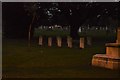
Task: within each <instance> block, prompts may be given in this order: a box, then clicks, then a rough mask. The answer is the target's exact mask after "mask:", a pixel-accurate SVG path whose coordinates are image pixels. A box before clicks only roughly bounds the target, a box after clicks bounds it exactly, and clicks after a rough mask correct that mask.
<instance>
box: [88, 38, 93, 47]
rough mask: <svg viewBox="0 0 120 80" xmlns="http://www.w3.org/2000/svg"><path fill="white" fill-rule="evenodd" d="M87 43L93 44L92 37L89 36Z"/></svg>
mask: <svg viewBox="0 0 120 80" xmlns="http://www.w3.org/2000/svg"><path fill="white" fill-rule="evenodd" d="M87 45H89V46H91V45H92V38H91V37H87Z"/></svg>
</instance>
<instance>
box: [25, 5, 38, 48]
mask: <svg viewBox="0 0 120 80" xmlns="http://www.w3.org/2000/svg"><path fill="white" fill-rule="evenodd" d="M24 8H25V11H26V12H27V13H28V15H29V16H32V20H31V23H30V25H29V30H28V46H29V47H30V43H31V30H32V26H33V23H34V20H35V18H36V17H37V9H38V7H37V4H36V3H24Z"/></svg>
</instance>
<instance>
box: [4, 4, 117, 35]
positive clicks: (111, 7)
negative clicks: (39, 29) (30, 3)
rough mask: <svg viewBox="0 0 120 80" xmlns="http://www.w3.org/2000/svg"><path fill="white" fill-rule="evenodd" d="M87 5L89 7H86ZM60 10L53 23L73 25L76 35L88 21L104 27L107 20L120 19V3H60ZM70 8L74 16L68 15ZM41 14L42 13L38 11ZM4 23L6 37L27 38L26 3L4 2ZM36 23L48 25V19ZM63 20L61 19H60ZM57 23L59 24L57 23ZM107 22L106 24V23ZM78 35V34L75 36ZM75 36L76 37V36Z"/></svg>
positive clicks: (43, 18) (43, 17) (29, 20)
mask: <svg viewBox="0 0 120 80" xmlns="http://www.w3.org/2000/svg"><path fill="white" fill-rule="evenodd" d="M86 4H87V7H86ZM41 5H42V6H43V8H49V7H51V6H50V5H51V3H42V4H41ZM59 5H60V6H59V8H60V9H61V10H63V11H62V12H61V13H60V14H59V15H58V14H56V15H54V16H55V17H53V19H52V20H53V23H51V24H55V23H60V22H61V21H63V22H65V23H67V24H70V25H72V27H71V29H72V30H73V31H72V34H74V33H76V30H77V29H78V28H79V26H80V25H82V24H84V23H85V22H86V21H88V24H91V25H103V24H106V23H107V22H106V21H107V20H108V19H109V20H113V21H116V20H118V18H119V15H118V10H119V8H118V6H119V5H118V3H117V2H116V3H115V2H114V3H113V2H111V3H110V2H109V3H108V2H106V3H105V2H104V3H89V4H88V3H81V2H80V3H78V2H77V3H73V2H72V3H64V2H63V3H59ZM69 8H70V9H71V10H72V16H70V15H68V14H69V12H67V11H68V10H69ZM38 12H39V14H41V13H42V11H41V10H39V9H38ZM2 16H3V18H2V21H3V33H4V34H5V36H7V37H8V36H10V37H11V36H14V37H16V36H19V37H23V36H24V37H26V36H27V33H28V27H29V24H30V23H31V19H32V18H31V17H30V16H28V15H27V12H25V8H24V3H22V2H16V3H15V2H9V3H6V2H3V3H2ZM41 16H42V17H40V18H38V20H37V21H35V24H34V25H36V26H37V25H41V24H48V23H47V22H48V20H46V19H47V18H45V16H44V15H41ZM59 16H60V17H61V19H60V17H59ZM56 21H57V22H56ZM104 22H106V23H104ZM75 35H76V34H75ZM75 35H74V36H75Z"/></svg>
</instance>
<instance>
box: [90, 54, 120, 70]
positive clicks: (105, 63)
mask: <svg viewBox="0 0 120 80" xmlns="http://www.w3.org/2000/svg"><path fill="white" fill-rule="evenodd" d="M92 65H93V66H98V67H104V68H108V69H114V70H120V58H113V57H109V56H107V55H106V54H96V55H94V56H93V58H92Z"/></svg>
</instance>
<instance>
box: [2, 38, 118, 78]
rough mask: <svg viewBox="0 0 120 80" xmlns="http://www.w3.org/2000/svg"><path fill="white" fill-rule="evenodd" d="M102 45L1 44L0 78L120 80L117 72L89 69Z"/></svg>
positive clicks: (11, 42) (9, 41)
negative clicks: (41, 45)
mask: <svg viewBox="0 0 120 80" xmlns="http://www.w3.org/2000/svg"><path fill="white" fill-rule="evenodd" d="M96 53H105V47H104V46H103V45H93V46H91V47H87V48H85V49H79V48H71V49H70V48H67V47H62V48H58V47H56V46H54V47H47V46H44V47H40V46H38V45H37V43H32V45H31V47H30V48H28V47H27V41H25V40H17V39H14V40H13V39H12V40H10V39H9V40H3V78H96V77H97V78H120V77H119V76H120V75H119V73H118V71H114V70H109V69H104V68H98V67H93V66H91V60H92V56H93V55H94V54H96Z"/></svg>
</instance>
